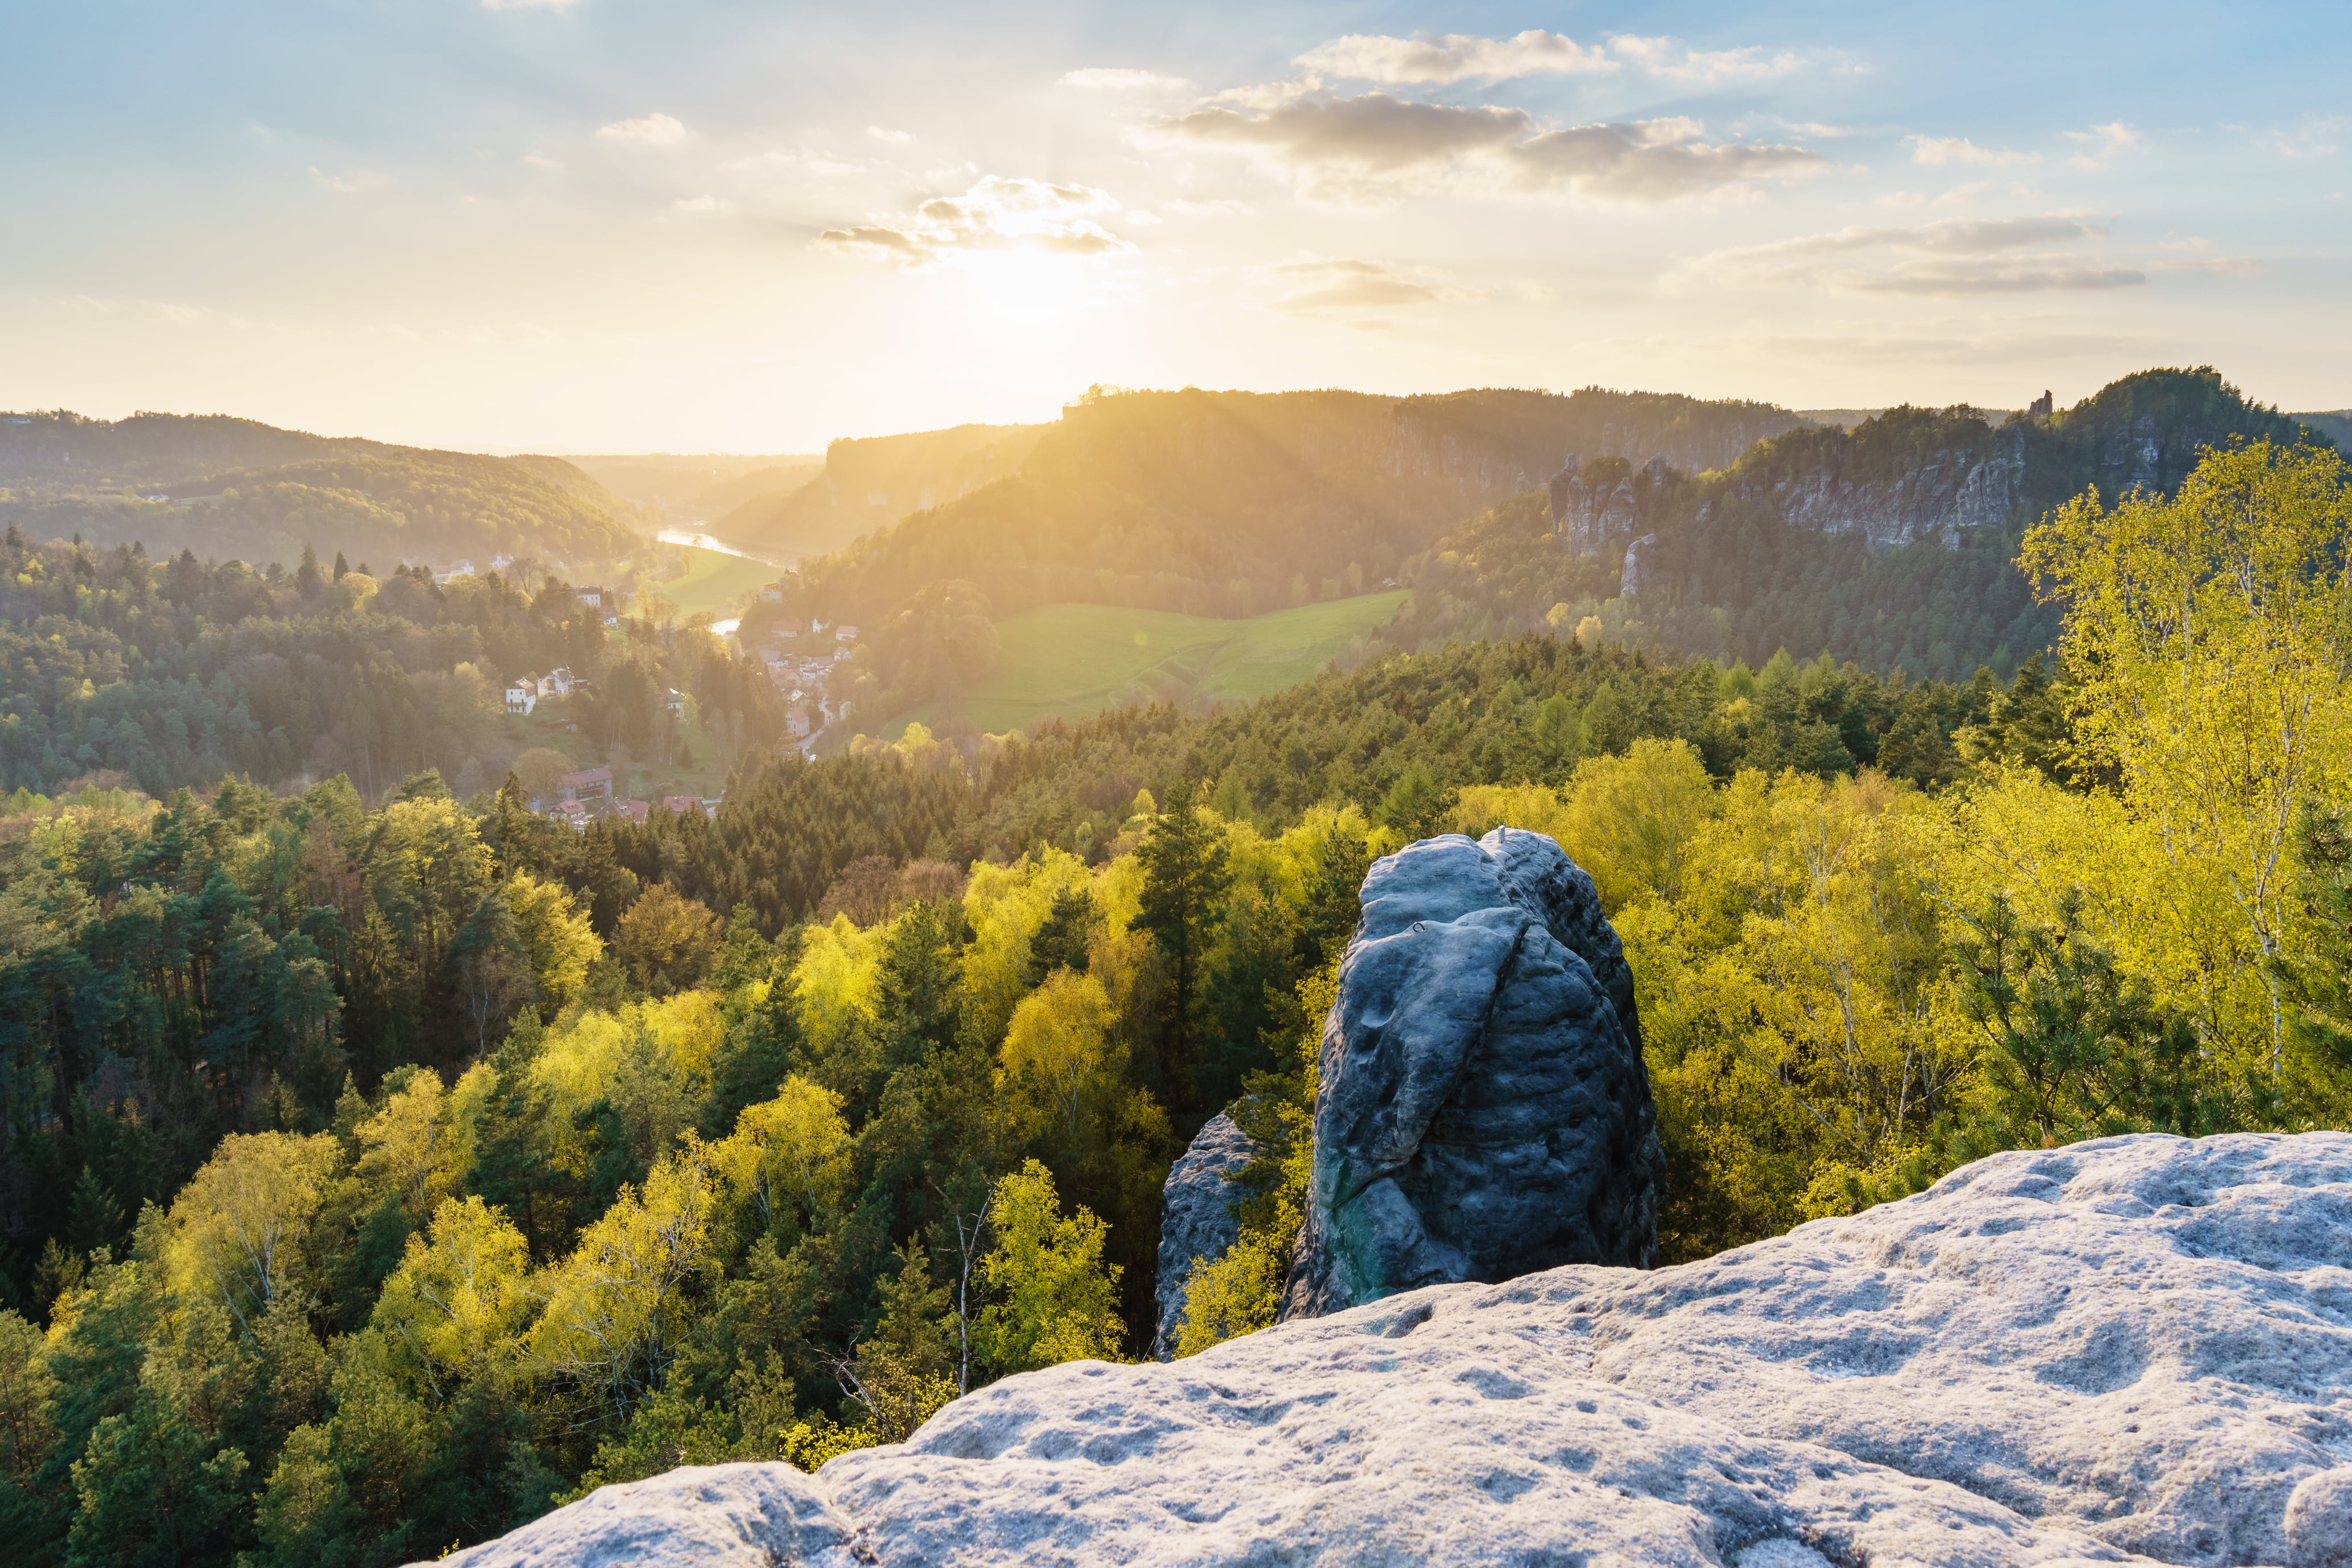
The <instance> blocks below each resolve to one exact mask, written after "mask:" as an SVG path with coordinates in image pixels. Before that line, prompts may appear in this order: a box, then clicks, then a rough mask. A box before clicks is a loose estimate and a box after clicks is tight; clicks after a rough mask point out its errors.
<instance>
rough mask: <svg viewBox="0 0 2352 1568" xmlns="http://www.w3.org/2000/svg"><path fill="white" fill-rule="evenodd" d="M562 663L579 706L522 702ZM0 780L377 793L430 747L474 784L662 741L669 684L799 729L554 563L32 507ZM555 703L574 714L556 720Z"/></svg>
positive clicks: (738, 669)
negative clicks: (67, 532) (279, 538)
mask: <svg viewBox="0 0 2352 1568" xmlns="http://www.w3.org/2000/svg"><path fill="white" fill-rule="evenodd" d="M559 667H563V668H570V669H572V671H573V672H574V673H575V674H576V675H577V676H578V677H580V678H581V679H582V680H583V682H584V683H585V685H584V688H583V689H581V690H579V691H577V692H575V693H574V694H573V695H572V697H569V698H566V699H564V700H563V704H562V706H563V709H564V710H565V713H566V717H565V718H564V719H563V720H561V721H559V720H558V719H557V718H556V716H555V714H556V709H555V706H554V705H551V706H550V709H549V710H548V712H547V713H546V714H544V715H541V716H540V718H539V719H538V720H537V721H535V722H533V723H532V724H530V725H526V724H523V723H522V722H520V721H509V719H508V718H507V716H506V715H505V713H504V710H503V709H504V704H503V700H502V699H501V696H500V689H501V688H502V687H503V686H504V685H505V683H506V682H508V681H509V680H511V679H515V678H516V677H519V676H522V675H544V674H546V673H547V672H548V671H550V670H551V669H554V668H559ZM0 668H5V670H6V684H5V690H4V691H0V789H5V790H29V791H32V792H34V793H36V794H41V793H47V792H50V791H54V790H57V789H58V788H60V787H66V786H68V785H70V784H72V783H73V781H75V780H77V779H79V778H81V777H82V776H83V775H86V774H90V773H113V774H116V775H118V776H120V777H121V778H122V779H123V781H124V782H126V783H128V784H132V785H135V786H136V787H138V788H139V789H142V790H143V791H146V792H148V793H150V794H152V795H158V796H161V795H166V794H168V793H169V792H170V791H172V790H173V789H174V788H177V787H180V786H182V785H185V784H198V783H205V782H217V781H218V780H220V779H221V778H223V777H226V776H230V775H244V776H246V777H249V778H251V779H253V780H255V781H257V782H258V783H259V784H263V785H266V786H273V787H274V786H278V785H283V784H288V783H289V782H291V781H296V780H299V779H302V778H305V777H318V776H325V775H329V774H333V773H348V774H349V775H350V776H351V778H352V780H353V781H354V783H355V784H356V785H357V786H358V788H359V789H360V790H362V792H363V793H365V794H366V795H367V796H368V797H369V798H370V799H377V798H380V797H381V796H382V795H383V793H384V792H386V791H388V790H390V789H392V788H393V787H394V786H395V785H397V784H398V783H399V782H400V780H401V779H402V778H403V777H404V776H406V775H407V774H408V773H414V772H417V771H419V770H421V769H425V768H432V767H437V768H440V769H442V770H443V771H444V773H445V774H446V777H447V778H449V779H450V780H451V781H452V782H453V783H455V784H457V786H458V787H459V788H460V789H461V790H463V791H465V792H467V793H474V792H478V791H484V790H492V789H495V788H496V787H497V786H498V783H499V780H500V779H502V778H504V777H505V776H506V773H507V771H508V769H509V767H510V766H511V765H512V764H513V763H514V762H515V760H516V758H517V757H518V755H519V754H520V753H522V752H526V751H529V750H532V749H539V750H546V749H548V747H549V745H550V742H559V743H562V744H576V745H577V746H578V747H579V748H580V749H581V750H582V751H583V752H586V753H587V754H589V755H591V756H593V759H594V760H596V761H604V760H605V759H606V758H608V757H616V758H619V759H622V760H632V759H634V760H635V761H638V762H641V763H665V762H669V761H673V760H675V757H676V752H677V746H678V743H679V736H678V732H677V726H676V724H675V723H674V722H672V721H671V717H670V716H669V715H668V714H667V711H666V710H665V707H664V694H665V693H666V692H667V690H668V689H670V688H672V687H676V688H677V689H680V690H681V691H685V692H688V693H689V694H691V695H692V696H693V697H694V698H695V700H696V703H697V710H698V718H699V719H701V720H702V721H706V722H707V725H708V727H709V728H710V729H712V730H715V731H718V732H719V734H720V735H721V736H723V737H724V738H725V740H726V741H727V742H728V743H730V744H731V745H734V746H737V747H741V746H749V745H757V744H763V743H766V742H772V741H773V740H774V739H775V738H776V737H778V736H779V735H780V734H781V733H782V704H781V702H780V700H778V698H777V696H776V694H775V692H774V690H773V689H772V687H771V686H770V684H769V682H768V680H767V679H766V678H765V677H764V676H763V675H762V674H761V673H760V671H759V670H758V669H757V668H756V667H755V666H753V665H752V664H751V663H750V662H749V661H748V660H745V659H743V658H740V656H739V655H736V654H734V653H732V652H730V650H729V648H728V647H726V645H724V644H723V643H721V642H720V641H719V639H717V638H715V637H711V636H710V635H709V634H708V633H706V632H698V631H675V632H660V631H657V630H656V628H653V627H651V626H646V625H645V624H644V623H643V622H641V621H631V622H629V623H627V625H626V626H625V629H624V630H623V631H622V632H620V633H619V634H617V635H616V634H615V633H614V632H613V631H611V630H609V629H608V628H607V627H606V626H604V613H603V612H602V611H601V610H600V609H595V608H592V607H590V606H588V605H583V604H582V603H581V602H580V601H579V599H578V598H577V597H576V596H575V595H573V593H572V589H571V588H570V587H569V586H568V585H567V584H564V583H562V581H560V580H558V579H555V578H552V577H548V578H543V579H542V580H541V583H540V584H539V585H538V586H537V587H536V588H528V587H526V586H524V585H523V584H521V583H520V581H518V582H515V583H513V584H509V583H508V582H507V581H506V580H505V579H503V578H501V577H500V576H499V574H497V573H488V574H484V575H482V576H479V577H460V578H457V579H456V580H454V581H452V582H450V583H448V584H446V585H436V584H435V583H434V582H433V580H432V577H431V575H430V574H428V573H425V571H424V570H423V569H422V568H421V567H420V568H417V569H415V570H414V571H411V572H406V573H403V572H397V571H387V572H386V573H385V574H383V576H382V577H381V578H379V577H376V576H373V575H371V574H366V573H363V572H361V571H359V570H357V569H352V570H349V571H346V570H345V569H344V567H343V564H342V563H336V564H335V565H332V566H322V565H320V563H318V561H317V560H316V559H314V558H311V557H309V556H307V555H306V556H305V557H304V558H303V559H302V560H301V561H300V563H299V564H298V565H297V566H296V568H295V569H294V570H293V571H291V572H287V571H283V570H281V569H280V568H278V567H276V566H271V567H270V568H268V570H267V571H262V572H257V571H255V570H253V569H252V568H251V567H248V566H247V565H245V564H244V563H242V562H238V561H228V562H224V563H205V562H202V561H199V560H197V559H196V557H195V556H194V555H193V554H190V553H186V552H183V553H182V554H181V555H180V556H179V557H177V558H176V559H173V560H167V561H151V560H149V559H148V558H147V556H146V554H145V552H143V551H142V550H140V549H137V548H135V547H132V546H125V545H118V546H116V547H115V548H113V549H110V550H100V549H96V548H93V547H92V546H89V545H87V544H78V545H65V544H58V543H51V544H47V545H37V544H34V543H32V542H30V541H29V540H27V538H26V534H25V532H24V531H23V530H22V529H21V527H18V526H16V525H11V526H10V527H9V528H8V529H7V530H6V531H5V534H0ZM558 722H567V723H570V724H572V726H574V730H573V731H565V732H564V733H562V734H561V735H553V734H550V733H548V732H547V731H546V726H548V725H551V724H554V723H558ZM575 734H576V737H577V739H576V742H575V741H574V740H573V736H574V735H575Z"/></svg>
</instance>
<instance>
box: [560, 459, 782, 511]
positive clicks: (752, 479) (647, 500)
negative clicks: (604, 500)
mask: <svg viewBox="0 0 2352 1568" xmlns="http://www.w3.org/2000/svg"><path fill="white" fill-rule="evenodd" d="M563 460H564V461H566V462H568V463H570V464H572V466H573V467H574V468H579V469H580V470H581V471H582V472H583V473H586V474H588V475H590V476H592V477H593V478H594V479H596V481H597V482H598V483H599V484H602V485H604V486H605V487H607V488H608V489H611V490H613V491H614V493H615V494H617V495H619V496H622V497H624V498H625V499H626V500H628V501H629V502H630V504H632V505H634V506H641V507H648V508H651V509H654V510H658V511H660V512H661V513H663V514H664V515H665V516H666V517H667V519H668V521H670V522H671V523H672V524H673V525H675V526H677V527H681V528H686V527H696V526H698V525H700V524H703V523H707V522H709V521H710V520H711V519H713V518H715V517H718V516H719V514H720V513H722V512H724V511H726V510H729V509H730V508H732V507H736V506H740V505H741V504H742V503H743V502H744V501H746V500H751V498H752V497H754V496H761V495H772V494H774V493H776V492H778V491H782V490H791V489H799V488H800V487H801V486H802V485H804V484H806V483H807V482H808V481H809V480H810V479H814V478H815V477H816V474H817V472H818V470H819V469H821V468H823V467H824V458H821V457H818V456H815V455H808V456H745V455H743V454H740V453H731V452H700V453H671V452H652V453H643V454H637V455H634V456H625V455H612V454H598V455H593V456H572V457H567V458H564V459H563Z"/></svg>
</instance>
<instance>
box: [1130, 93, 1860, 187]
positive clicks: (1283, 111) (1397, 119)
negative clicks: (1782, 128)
mask: <svg viewBox="0 0 2352 1568" xmlns="http://www.w3.org/2000/svg"><path fill="white" fill-rule="evenodd" d="M1153 129H1154V130H1155V131H1156V132H1158V133H1159V134H1160V135H1162V136H1165V137H1168V138H1171V139H1172V140H1176V141H1182V142H1200V143H1206V144H1210V145H1218V146H1227V147H1236V148H1242V149H1245V150H1248V151H1251V152H1254V153H1257V154H1258V156H1259V157H1260V158H1261V159H1263V160H1264V161H1265V162H1267V163H1272V164H1275V165H1276V166H1278V167H1280V168H1283V169H1286V170H1287V171H1290V172H1292V173H1294V174H1297V175H1298V176H1299V177H1300V179H1301V181H1302V183H1303V184H1304V185H1305V188H1306V189H1307V194H1309V195H1318V196H1322V197H1327V198H1339V199H1356V200H1361V199H1366V198H1380V197H1391V196H1394V195H1399V194H1402V193H1403V192H1405V191H1409V190H1459V189H1465V188H1468V189H1498V188H1499V189H1504V190H1512V191H1518V192H1523V193H1539V192H1572V193H1575V194H1579V195H1593V196H1602V197H1609V198H1613V199H1617V200H1622V201H1635V202H1658V201H1670V200H1673V199H1675V198H1676V197H1681V196H1693V195H1705V194H1706V193H1707V192H1709V191H1715V190H1719V189H1721V188H1723V187H1724V186H1727V185H1731V184H1738V183H1739V182H1741V181H1746V180H1752V179H1790V178H1797V177H1801V176H1803V175H1807V174H1814V173H1816V172H1818V171H1819V170H1821V169H1822V168H1825V167H1826V166H1827V164H1826V163H1825V161H1824V160H1823V159H1822V156H1821V154H1819V153H1812V152H1808V151H1806V150H1805V149H1803V148H1801V147H1786V146H1777V145H1755V144H1742V143H1721V144H1710V143H1708V142H1705V141H1703V140H1701V136H1702V134H1703V132H1704V130H1705V127H1703V126H1702V125H1700V124H1699V123H1698V121H1694V120H1686V119H1679V118H1677V119H1672V120H1646V121H1634V122H1632V123H1622V124H1605V125H1580V126H1571V127H1568V128H1565V129H1560V130H1549V129H1546V128H1545V127H1544V126H1543V125H1542V124H1541V123H1540V122H1539V121H1537V120H1536V118H1535V117H1534V116H1533V115H1531V114H1529V113H1528V111H1527V110H1522V109H1508V108H1503V107H1499V106H1496V105H1468V106H1464V105H1454V104H1441V103H1419V102H1414V101H1412V100H1408V99H1401V98H1393V97H1391V96H1390V95H1389V94H1387V93H1381V92H1368V93H1364V94H1362V95H1360V96H1359V97H1355V98H1346V99H1329V98H1321V97H1311V98H1302V99H1297V100H1293V101H1291V102H1288V103H1284V104H1280V105H1278V106H1276V107H1275V108H1272V109H1268V110H1265V111H1263V112H1260V113H1255V114H1251V113H1245V112H1244V111H1242V110H1235V109H1230V108H1226V107H1224V106H1223V105H1216V104H1212V105H1206V106H1203V107H1202V108H1200V109H1196V110H1192V111H1191V112H1189V113H1186V114H1180V115H1175V116H1172V117H1171V118H1169V119H1166V120H1162V121H1159V122H1158V123H1157V124H1156V125H1155V126H1154V127H1153Z"/></svg>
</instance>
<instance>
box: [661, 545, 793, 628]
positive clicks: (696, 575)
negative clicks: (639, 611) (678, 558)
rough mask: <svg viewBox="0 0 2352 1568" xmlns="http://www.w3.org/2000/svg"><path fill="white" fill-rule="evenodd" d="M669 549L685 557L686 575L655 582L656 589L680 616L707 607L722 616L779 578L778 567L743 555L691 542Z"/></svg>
mask: <svg viewBox="0 0 2352 1568" xmlns="http://www.w3.org/2000/svg"><path fill="white" fill-rule="evenodd" d="M670 548H672V549H675V550H677V552H679V553H680V554H682V555H684V556H685V557H686V561H687V567H686V574H685V575H684V576H682V577H673V578H671V579H670V580H669V581H668V582H667V583H656V584H654V588H655V591H656V593H658V594H660V595H661V596H662V597H663V598H665V599H667V600H668V601H669V602H670V603H671V604H673V605H677V613H678V614H679V616H692V615H698V614H700V613H701V612H703V611H705V610H708V611H709V612H710V613H711V614H712V615H714V616H719V617H720V618H722V619H723V618H725V617H726V616H732V615H734V614H736V613H737V612H738V611H740V609H741V608H742V607H743V599H744V596H745V595H748V594H750V593H751V592H752V591H753V590H755V589H757V588H759V587H760V586H761V584H767V583H772V582H774V581H775V580H776V569H775V568H774V567H772V566H770V565H768V564H767V563H764V562H760V561H746V560H745V559H744V558H743V557H741V556H740V555H730V554H728V553H727V552H724V551H721V550H702V549H698V548H697V547H695V546H694V545H691V544H679V545H673V546H671V547H670Z"/></svg>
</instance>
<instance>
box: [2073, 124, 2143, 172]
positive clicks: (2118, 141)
mask: <svg viewBox="0 0 2352 1568" xmlns="http://www.w3.org/2000/svg"><path fill="white" fill-rule="evenodd" d="M2066 140H2067V141H2069V142H2089V143H2091V146H2090V150H2089V151H2088V152H2085V153H2082V154H2081V155H2080V156H2077V157H2073V158H2069V159H2067V160H2066V161H2067V162H2068V163H2072V164H2074V166H2075V167H2076V168H2078V169H2095V168H2097V167H2098V166H2099V165H2100V164H2101V163H2105V162H2106V161H2107V160H2108V159H2109V158H2112V157H2114V156H2115V155H2116V153H2129V152H2133V151H2135V150H2137V149H2138V148H2141V147H2145V146H2147V137H2145V136H2142V135H2141V134H2140V133H2139V132H2137V131H2135V130H2133V129H2132V128H2131V127H2130V126H2128V125H2126V124H2125V123H2124V122H2123V121H2120V120H2117V121H2111V122H2109V123H2108V124H2105V125H2094V126H2092V127H2091V128H2090V129H2089V130H2088V131H2069V132H2066Z"/></svg>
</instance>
